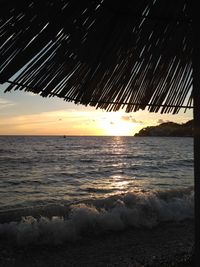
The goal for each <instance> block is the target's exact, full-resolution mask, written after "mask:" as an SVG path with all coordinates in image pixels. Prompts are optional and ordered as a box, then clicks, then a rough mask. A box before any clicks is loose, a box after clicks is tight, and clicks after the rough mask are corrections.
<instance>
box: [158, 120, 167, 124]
mask: <svg viewBox="0 0 200 267" xmlns="http://www.w3.org/2000/svg"><path fill="white" fill-rule="evenodd" d="M165 122H169V121H168V120H163V119H159V120H158V121H157V123H159V124H161V123H165Z"/></svg>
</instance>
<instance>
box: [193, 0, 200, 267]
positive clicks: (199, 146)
mask: <svg viewBox="0 0 200 267" xmlns="http://www.w3.org/2000/svg"><path fill="white" fill-rule="evenodd" d="M194 2H198V1H194ZM196 10H197V7H196V8H195V4H194V5H193V11H194V13H193V15H194V16H193V27H192V30H193V48H194V50H193V59H192V61H193V62H192V63H193V99H194V190H195V267H199V266H200V41H199V39H200V38H199V35H200V30H199V23H198V21H199V14H197V13H196ZM197 12H198V11H197Z"/></svg>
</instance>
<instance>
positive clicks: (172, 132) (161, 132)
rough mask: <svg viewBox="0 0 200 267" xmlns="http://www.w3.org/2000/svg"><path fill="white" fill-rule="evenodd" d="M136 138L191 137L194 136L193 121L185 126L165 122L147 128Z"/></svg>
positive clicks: (137, 134)
mask: <svg viewBox="0 0 200 267" xmlns="http://www.w3.org/2000/svg"><path fill="white" fill-rule="evenodd" d="M134 136H139V137H140V136H169V137H173V136H174V137H191V136H193V120H190V121H188V122H186V123H183V124H178V123H175V122H165V123H161V124H160V125H157V126H149V127H145V128H143V129H142V130H140V131H139V133H136V134H135V135H134Z"/></svg>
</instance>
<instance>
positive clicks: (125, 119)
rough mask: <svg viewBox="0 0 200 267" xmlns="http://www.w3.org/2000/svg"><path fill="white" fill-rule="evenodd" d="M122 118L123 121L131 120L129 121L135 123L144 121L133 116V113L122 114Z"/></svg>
mask: <svg viewBox="0 0 200 267" xmlns="http://www.w3.org/2000/svg"><path fill="white" fill-rule="evenodd" d="M121 119H122V120H123V121H129V122H134V123H143V122H142V121H139V120H136V119H135V118H133V117H132V116H131V115H129V116H128V115H127V116H122V117H121Z"/></svg>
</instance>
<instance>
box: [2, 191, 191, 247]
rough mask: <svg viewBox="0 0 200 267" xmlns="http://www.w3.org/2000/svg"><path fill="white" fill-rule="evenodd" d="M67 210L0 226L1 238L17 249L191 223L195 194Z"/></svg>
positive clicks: (115, 200)
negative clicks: (17, 246)
mask: <svg viewBox="0 0 200 267" xmlns="http://www.w3.org/2000/svg"><path fill="white" fill-rule="evenodd" d="M69 209H70V211H69V213H68V214H63V216H60V217H58V216H53V217H51V218H47V217H45V216H41V217H40V218H38V219H36V218H35V217H33V216H27V217H22V219H21V221H19V222H17V221H12V222H9V223H2V224H0V237H2V238H3V239H4V240H9V242H11V243H17V244H19V245H26V244H61V243H63V242H66V241H76V240H77V239H79V238H80V237H82V236H84V235H88V234H89V235H98V234H102V233H106V232H108V231H121V230H123V229H125V228H128V227H147V228H152V227H155V226H157V225H158V224H159V223H162V222H167V221H175V222H178V221H182V220H185V219H192V218H193V216H194V192H193V190H192V189H183V190H180V189H179V190H167V191H156V192H132V193H127V194H125V195H119V196H113V197H110V198H106V199H101V200H97V201H93V202H91V201H90V202H89V201H88V202H85V203H78V204H74V205H71V206H70V207H69ZM3 239H2V240H3Z"/></svg>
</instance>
